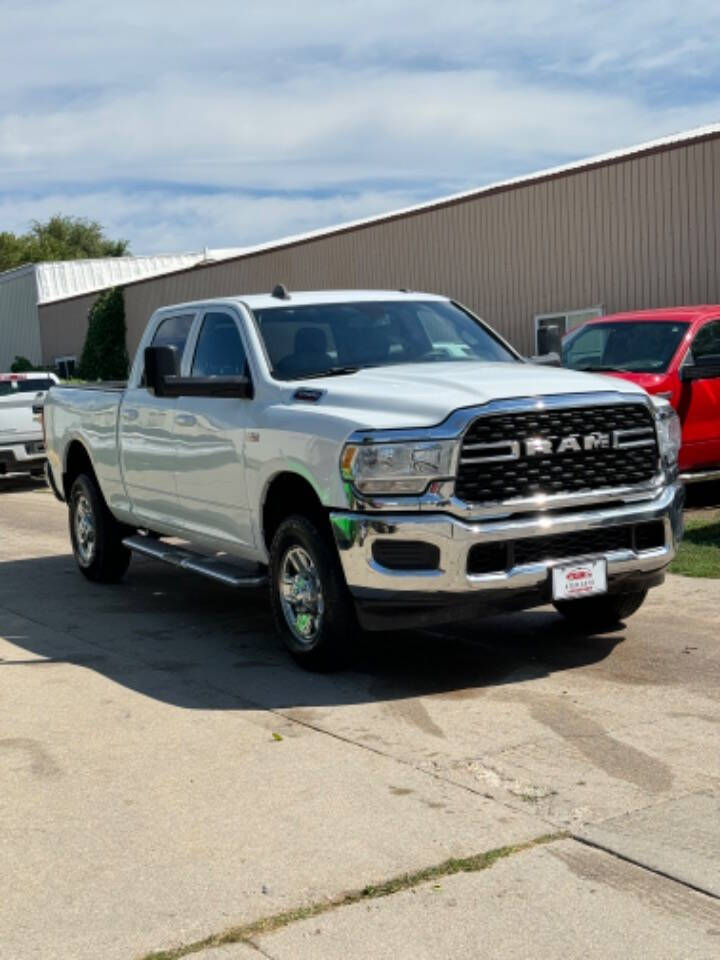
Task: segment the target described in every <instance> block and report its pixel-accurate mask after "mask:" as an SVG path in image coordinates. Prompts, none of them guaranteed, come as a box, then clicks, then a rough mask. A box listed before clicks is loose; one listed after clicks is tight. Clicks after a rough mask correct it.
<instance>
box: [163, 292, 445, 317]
mask: <svg viewBox="0 0 720 960" xmlns="http://www.w3.org/2000/svg"><path fill="white" fill-rule="evenodd" d="M276 289H277V288H276ZM448 299H449V298H448V297H443V296H440V295H439V294H435V293H421V292H418V291H415V290H301V291H297V292H296V291H294V290H291V291H285V296H280V295H279V293H252V294H247V295H242V294H238V295H235V296H230V297H215V298H213V299H208V300H192V301H189V302H187V303H176V304H172V305H171V306H164V307H163V308H162V312H163V313H168V312H170V311H174V310H178V309H188V308H198V307H207V306H212V305H213V304H218V305H219V304H227V303H233V302H234V303H239V304H244V305H245V306H246V307H249V308H250V310H267V309H269V308H270V307H309V306H315V305H318V304H328V303H373V302H376V301H379V300H383V301H388V300H414V301H418V300H434V301H443V300H444V301H447V300H448Z"/></svg>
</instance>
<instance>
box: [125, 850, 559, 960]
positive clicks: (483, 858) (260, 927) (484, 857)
mask: <svg viewBox="0 0 720 960" xmlns="http://www.w3.org/2000/svg"><path fill="white" fill-rule="evenodd" d="M565 837H567V834H566V833H549V834H545V835H543V836H541V837H535V839H534V840H527V841H526V842H525V843H515V844H512V845H511V846H507V847H497V848H496V849H495V850H487V851H486V852H485V853H477V854H475V855H474V856H472V857H462V858H460V859H455V858H453V859H451V860H445V861H444V862H443V863H439V864H437V865H436V866H433V867H423V868H422V869H421V870H416V871H414V872H413V873H402V874H400V876H397V877H393V878H392V879H390V880H385V881H384V882H383V883H376V884H370V885H369V886H367V887H362V888H361V889H360V890H351V891H350V892H348V893H343V894H340V895H339V896H337V897H333V898H331V899H328V900H321V901H319V902H318V903H311V904H308V905H307V906H305V907H296V908H295V909H294V910H286V911H285V912H284V913H275V914H272V915H271V916H269V917H262V918H261V919H260V920H253V921H251V922H250V923H245V924H241V925H239V926H235V927H229V928H228V929H227V930H224V931H223V932H222V933H217V934H213V935H212V936H209V937H205V939H204V940H196V941H194V942H193V943H187V944H184V945H182V946H179V947H173V948H172V949H170V950H160V951H158V952H154V953H148V954H146V955H145V956H144V957H143V958H142V960H181V958H182V957H187V956H190V955H191V954H193V953H198V952H199V951H200V950H207V949H208V948H209V947H222V946H226V945H227V944H231V943H243V942H247V941H250V940H252V938H253V937H258V936H263V935H265V934H268V933H274V932H275V931H276V930H280V929H281V928H282V927H287V926H289V925H290V924H291V923H297V922H298V921H299V920H308V919H309V918H310V917H318V916H320V914H323V913H329V912H330V911H331V910H337V909H338V908H340V907H350V906H352V905H353V904H355V903H362V902H363V901H366V900H377V899H379V898H380V897H389V896H391V895H392V894H393V893H400V892H401V891H403V890H411V889H412V888H413V887H418V886H421V885H422V884H425V883H431V882H432V881H437V880H440V879H442V878H443V877H450V876H452V875H453V874H455V873H477V872H479V871H480V870H487V869H489V868H490V867H492V866H493V864H495V863H497V861H498V860H503V859H505V858H506V857H511V856H513V855H514V854H516V853H522V852H523V851H524V850H531V849H532V848H533V847H539V846H542V845H543V844H546V843H552V842H553V841H555V840H562V839H564V838H565Z"/></svg>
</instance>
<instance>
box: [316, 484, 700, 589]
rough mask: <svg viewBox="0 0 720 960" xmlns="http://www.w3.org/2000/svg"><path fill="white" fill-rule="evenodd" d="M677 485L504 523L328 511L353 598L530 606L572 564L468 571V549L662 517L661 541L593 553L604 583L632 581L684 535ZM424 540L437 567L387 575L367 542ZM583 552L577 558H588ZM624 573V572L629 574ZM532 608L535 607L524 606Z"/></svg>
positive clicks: (660, 561) (668, 556) (658, 563)
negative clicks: (602, 567) (514, 598)
mask: <svg viewBox="0 0 720 960" xmlns="http://www.w3.org/2000/svg"><path fill="white" fill-rule="evenodd" d="M683 502H684V492H683V488H682V485H681V484H679V483H674V484H671V485H669V486H666V487H664V488H663V489H662V490H661V492H660V493H659V494H658V495H656V496H655V497H654V498H653V499H649V500H646V501H642V502H639V503H637V502H636V503H630V504H619V505H617V506H610V507H605V508H602V509H595V510H593V509H592V508H587V509H586V510H581V511H574V512H566V513H562V512H558V513H551V514H546V515H544V516H543V515H535V516H532V517H526V518H525V519H504V520H496V521H485V522H477V523H473V522H471V521H466V520H459V519H457V518H456V517H454V516H450V515H447V514H442V513H438V514H429V515H427V514H426V515H422V514H410V515H408V514H405V515H402V514H395V515H393V514H375V515H370V514H367V513H366V514H359V513H349V512H332V513H331V514H330V520H331V525H332V529H333V533H334V536H335V541H336V543H337V547H338V551H339V555H340V561H341V563H342V567H343V570H344V573H345V579H346V581H347V584H348V587H349V588H350V591H351V593H352V594H353V595H354V596H355V597H356V598H358V597H375V598H384V599H385V601H389V600H392V599H393V598H396V599H397V600H398V601H399V602H400V603H402V602H405V603H407V602H408V601H409V600H410V598H411V597H419V596H420V595H429V594H431V595H451V597H450V599H452V597H453V596H454V597H455V598H456V599H459V597H460V595H462V596H463V597H464V598H471V597H474V598H477V599H482V597H483V596H485V595H487V598H488V600H489V599H490V598H491V596H492V597H495V598H504V597H509V596H510V594H513V593H518V594H520V593H532V592H533V591H534V592H535V595H536V597H537V598H538V599H537V601H536V602H538V603H540V602H546V600H547V599H549V597H548V596H545V594H544V593H543V591H544V590H545V588H546V587H547V585H548V583H549V571H550V570H551V569H552V567H554V566H556V565H557V564H558V563H563V562H566V561H567V560H572V559H574V558H573V557H564V558H562V559H560V558H558V559H553V560H546V561H543V562H540V563H532V564H526V565H522V566H513V567H510V568H509V569H506V570H504V571H502V572H497V573H486V574H472V573H468V570H467V567H468V552H469V550H470V548H471V547H473V546H475V545H476V544H488V545H489V544H496V543H498V542H499V541H510V540H518V539H526V538H531V537H547V536H549V535H552V534H564V533H572V532H573V531H589V530H593V529H598V528H606V527H609V526H612V525H624V524H636V523H643V522H646V521H651V520H660V521H662V522H663V524H664V528H665V544H664V546H662V547H655V548H653V549H649V550H642V551H638V552H636V551H635V550H632V549H623V550H613V551H609V552H607V553H601V554H591V555H592V556H604V557H605V558H606V560H607V565H608V568H607V569H608V586H609V588H610V589H612V586H613V582H614V581H622V580H626V579H627V580H630V579H632V575H634V574H636V575H639V576H640V579H642V575H643V574H647V575H648V578H649V579H650V575H652V574H653V573H658V572H661V571H662V570H663V569H664V568H665V567H666V566H667V565H668V564H669V563H670V561H671V560H672V559H673V557H674V556H675V552H676V550H677V545H678V542H679V540H680V538H681V537H682V531H683V518H682V506H683ZM378 538H382V539H388V538H397V539H398V540H413V541H423V542H425V543H430V544H434V545H435V546H436V547H437V548H438V549H439V551H440V563H439V565H438V568H437V569H436V570H426V571H424V570H423V571H404V570H390V569H388V568H386V567H382V566H380V565H379V564H378V563H377V562H376V561H375V559H374V558H373V550H372V547H373V542H374V541H375V540H376V539H378ZM587 556H588V554H583V555H582V557H583V558H587ZM628 575H630V576H629V577H628ZM526 605H527V606H532V605H533V603H528V604H526Z"/></svg>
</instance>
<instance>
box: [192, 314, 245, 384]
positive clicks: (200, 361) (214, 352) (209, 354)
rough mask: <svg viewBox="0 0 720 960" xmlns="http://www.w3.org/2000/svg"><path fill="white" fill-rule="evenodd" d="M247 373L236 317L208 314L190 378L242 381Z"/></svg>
mask: <svg viewBox="0 0 720 960" xmlns="http://www.w3.org/2000/svg"><path fill="white" fill-rule="evenodd" d="M246 371H247V358H246V356H245V348H244V346H243V342H242V340H241V338H240V331H239V330H238V328H237V324H236V323H235V320H234V319H233V317H231V316H230V314H227V313H206V314H205V318H204V320H203V325H202V329H201V330H200V336H199V337H198V342H197V347H196V348H195V357H194V358H193V364H192V370H191V371H190V375H191V376H192V377H241V376H243V375H244V374H245V373H246Z"/></svg>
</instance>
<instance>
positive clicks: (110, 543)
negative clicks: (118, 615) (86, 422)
mask: <svg viewBox="0 0 720 960" xmlns="http://www.w3.org/2000/svg"><path fill="white" fill-rule="evenodd" d="M69 507H70V516H69V519H70V539H71V541H72V547H73V553H74V554H75V560H76V561H77V565H78V567H79V568H80V572H81V573H82V574H83V575H84V576H86V577H87V578H88V580H93V581H94V582H96V583H116V582H117V581H118V580H121V579H122V577H123V575H124V573H125V571H126V570H127V568H128V564H129V563H130V556H131V554H130V551H129V550H128V549H127V547H124V546H123V543H122V540H123V537H124V536H125V535H126V533H127V531H126V529H125V527H123V525H122V524H120V523H118V522H117V520H116V519H115V517H113V515H112V514H111V513H110V511H109V510H108V508H107V506H106V504H105V501H104V500H103V497H102V494H101V493H100V489H99V487H98V485H97V482H96V481H95V479H94V478H93V477H90V476H88V475H87V474H84V473H82V474H80V476H79V477H77V478H76V480H75V482H74V483H73V485H72V489H71V491H70V500H69Z"/></svg>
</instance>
